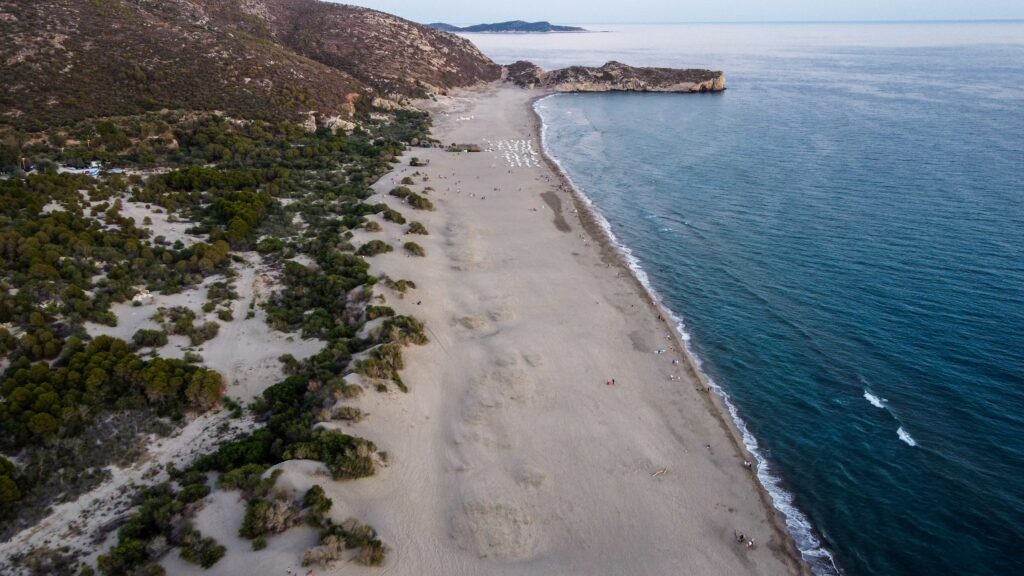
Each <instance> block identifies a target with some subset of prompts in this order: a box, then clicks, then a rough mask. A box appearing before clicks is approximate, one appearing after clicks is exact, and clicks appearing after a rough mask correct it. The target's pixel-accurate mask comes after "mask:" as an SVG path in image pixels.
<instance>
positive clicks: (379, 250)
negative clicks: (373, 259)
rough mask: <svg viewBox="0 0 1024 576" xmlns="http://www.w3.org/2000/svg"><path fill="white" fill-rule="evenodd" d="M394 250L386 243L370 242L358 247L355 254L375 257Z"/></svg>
mask: <svg viewBox="0 0 1024 576" xmlns="http://www.w3.org/2000/svg"><path fill="white" fill-rule="evenodd" d="M392 250H394V248H392V247H391V246H390V245H389V244H388V243H387V242H384V241H383V240H370V241H369V242H367V243H366V244H363V245H362V246H360V247H359V250H357V251H356V254H358V255H359V256H376V255H378V254H385V253H387V252H391V251H392Z"/></svg>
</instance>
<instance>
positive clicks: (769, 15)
mask: <svg viewBox="0 0 1024 576" xmlns="http://www.w3.org/2000/svg"><path fill="white" fill-rule="evenodd" d="M346 3H348V4H356V5H359V6H367V7H369V8H376V9H378V10H383V11H385V12H391V13H392V14H397V15H399V16H402V17H405V18H408V19H410V20H414V21H417V22H424V23H428V22H450V23H459V24H466V23H481V22H499V21H504V20H550V21H552V22H555V23H564V24H572V23H588V22H594V23H608V24H611V23H618V22H735V21H739V22H764V21H801V20H811V21H822V20H827V21H833V20H979V19H996V20H1002V19H1024V0H616V1H608V0H557V1H556V0H507V1H498V2H495V1H493V0H349V1H348V2H346Z"/></svg>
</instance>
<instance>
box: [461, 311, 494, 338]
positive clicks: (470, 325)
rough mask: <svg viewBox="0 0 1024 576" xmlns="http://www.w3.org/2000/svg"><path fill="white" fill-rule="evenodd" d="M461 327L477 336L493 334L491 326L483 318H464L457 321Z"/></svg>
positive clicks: (472, 316)
mask: <svg viewBox="0 0 1024 576" xmlns="http://www.w3.org/2000/svg"><path fill="white" fill-rule="evenodd" d="M456 323H457V324H458V325H459V326H462V327H463V328H465V329H466V330H469V331H471V332H474V333H476V334H484V333H489V332H491V324H490V322H488V321H487V319H486V318H484V317H483V316H475V315H471V316H463V317H462V318H459V319H457V320H456Z"/></svg>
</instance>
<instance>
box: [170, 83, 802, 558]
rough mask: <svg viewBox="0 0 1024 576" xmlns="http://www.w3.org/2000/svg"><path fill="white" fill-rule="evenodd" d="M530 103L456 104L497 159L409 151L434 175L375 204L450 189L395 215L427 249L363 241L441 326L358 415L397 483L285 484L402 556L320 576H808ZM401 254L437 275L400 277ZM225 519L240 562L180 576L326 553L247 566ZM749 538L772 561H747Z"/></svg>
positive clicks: (398, 233)
mask: <svg viewBox="0 0 1024 576" xmlns="http://www.w3.org/2000/svg"><path fill="white" fill-rule="evenodd" d="M533 96H535V93H529V92H525V91H520V90H517V89H512V88H497V89H489V90H488V91H486V92H483V93H478V94H472V93H465V94H463V95H462V96H461V97H459V98H453V99H449V100H447V101H446V102H444V103H443V104H442V106H443V108H442V109H440V110H435V112H438V113H437V114H435V123H436V127H435V135H436V136H437V137H438V138H439V139H440V140H441V141H442V142H445V143H449V142H460V143H463V142H465V143H479V144H481V145H484V146H485V147H486V142H491V143H493V145H492V146H491V148H492V151H490V152H482V153H476V154H473V153H460V154H452V153H447V152H444V151H442V150H438V149H430V150H419V149H417V150H413V151H411V152H410V153H409V154H408V155H407V157H411V156H418V157H420V158H422V159H425V160H429V161H430V165H429V166H428V167H426V168H423V167H420V168H410V167H408V166H402V167H401V168H399V169H397V170H396V171H395V172H393V173H392V174H390V175H388V176H386V177H385V178H384V179H382V181H381V182H379V183H378V184H377V185H376V187H375V188H376V189H377V191H378V192H381V193H382V194H385V193H386V191H387V190H389V189H390V188H391V187H393V186H395V185H397V183H398V182H399V181H400V180H401V178H402V177H403V176H405V175H408V174H411V173H412V172H415V171H419V172H421V173H426V174H428V175H429V176H430V178H431V180H430V182H429V183H427V185H429V186H432V187H433V188H435V189H436V191H435V192H431V193H430V198H431V200H432V201H433V202H434V204H435V205H436V206H437V211H435V212H418V211H414V210H412V209H411V208H409V207H407V206H405V205H403V204H402V203H401V201H399V200H398V199H396V198H393V197H389V196H386V195H382V196H380V198H381V199H382V201H385V202H387V203H388V204H390V205H392V206H394V207H396V208H398V209H399V210H401V211H402V212H403V214H405V215H406V217H407V218H408V219H409V220H410V221H411V220H419V221H421V222H423V223H424V224H425V225H426V227H427V228H428V229H429V231H430V235H429V236H426V237H423V236H407V237H403V236H402V234H403V233H404V230H405V226H398V225H395V224H393V223H387V222H382V226H383V228H384V231H383V232H378V233H365V232H361V233H359V234H357V236H356V239H355V241H354V242H355V243H356V244H357V245H358V244H360V243H362V242H364V241H366V240H368V239H371V238H380V239H385V240H387V241H389V242H390V243H391V244H392V245H393V246H394V247H395V249H396V250H395V252H393V253H391V254H387V255H382V256H378V257H375V258H372V259H371V262H372V271H373V273H375V274H381V273H386V274H388V275H390V276H391V277H392V278H395V279H398V278H408V279H411V280H413V281H415V282H416V284H417V286H418V289H417V290H413V291H411V292H410V293H409V294H408V295H407V296H406V297H405V298H404V299H399V298H398V297H397V295H396V294H393V293H391V292H389V291H387V290H386V289H382V291H383V292H384V293H385V294H386V295H387V297H388V304H389V305H391V306H393V307H395V308H396V309H397V310H398V311H399V312H400V313H407V314H411V315H414V316H416V317H418V318H420V319H422V320H424V321H425V322H426V324H427V327H428V330H429V335H430V337H431V343H430V344H429V345H427V346H424V347H418V348H411V349H409V350H408V352H407V365H408V369H407V370H406V371H405V372H404V373H403V379H404V380H405V382H406V383H407V384H408V385H409V387H410V393H408V394H401V393H397V392H394V393H389V394H378V393H376V392H369V393H367V394H364V395H363V396H362V398H361V399H360V400H358V401H357V402H356V403H355V404H356V405H358V406H359V407H360V408H362V409H363V410H364V411H365V412H367V413H369V417H368V418H367V419H365V420H364V421H363V422H361V423H359V424H356V425H353V426H351V427H350V429H351V430H352V432H353V433H355V434H358V435H361V436H363V437H366V438H368V439H370V440H373V441H374V442H376V443H377V445H378V446H379V448H380V449H382V450H385V451H387V452H388V453H389V456H390V462H391V464H390V466H388V467H387V468H384V469H382V470H380V471H379V472H378V474H377V475H376V476H374V477H372V478H367V479H362V480H358V481H351V482H332V481H330V480H329V479H328V478H327V477H326V476H324V475H323V471H322V467H321V466H319V465H317V464H313V463H309V462H290V463H286V464H284V465H282V468H284V469H285V470H286V474H285V476H284V477H282V480H281V485H287V486H292V487H294V488H295V489H296V490H297V491H301V490H305V489H306V488H308V486H310V485H312V484H315V483H319V484H321V485H323V486H324V488H325V489H326V490H327V492H328V495H329V496H330V497H331V498H332V499H333V500H334V503H335V508H334V509H333V510H332V513H331V515H332V517H333V518H334V519H335V520H337V521H340V520H343V519H344V518H345V517H347V516H356V517H358V518H360V519H362V520H364V521H366V522H368V523H369V524H370V525H372V526H374V527H375V528H377V530H378V531H379V532H380V534H381V537H382V539H383V540H384V541H385V543H386V544H387V545H388V546H389V547H390V548H391V552H390V554H389V555H388V559H387V563H386V566H385V568H383V569H369V568H362V567H358V566H356V565H352V564H345V565H338V566H335V567H333V568H331V569H326V570H325V569H319V568H318V569H317V571H316V573H317V574H350V573H351V574H364V573H365V574H374V573H379V574H383V573H386V574H389V575H394V576H397V575H410V576H413V575H415V576H420V575H476V574H538V575H563V574H588V575H592V574H608V575H612V574H623V575H625V574H629V575H634V574H651V575H665V574H701V575H717V574H721V575H735V574H787V573H799V572H802V571H805V569H804V568H803V567H802V566H801V565H799V564H798V563H797V562H796V561H794V560H793V558H794V556H793V550H792V546H791V544H790V542H789V539H788V538H787V537H786V536H785V535H784V533H783V532H781V531H780V530H779V528H778V523H777V519H776V515H775V514H774V513H773V512H772V511H771V510H770V509H769V508H768V507H767V505H766V500H765V498H764V496H763V494H762V493H761V492H760V490H759V488H758V485H757V483H756V480H755V479H754V476H753V473H752V472H751V471H750V470H748V469H746V468H744V466H743V461H744V460H745V459H746V457H745V455H744V454H743V453H742V451H741V449H740V448H739V447H738V444H737V443H736V441H735V440H734V437H735V436H734V431H733V430H732V429H731V428H730V425H729V423H728V422H727V421H725V420H723V419H722V418H721V416H720V415H719V414H720V412H719V410H718V408H717V406H716V404H715V402H714V401H713V399H712V398H711V397H710V395H709V394H708V393H706V392H703V391H698V388H699V387H700V384H699V383H698V381H697V380H696V378H695V377H694V375H693V374H692V373H688V372H687V371H686V370H685V366H686V364H685V358H683V356H681V355H680V354H678V353H669V354H665V355H655V354H653V353H652V352H653V350H655V349H658V348H669V347H670V346H673V345H675V346H678V341H677V340H667V339H666V333H667V332H668V330H669V328H668V327H667V325H666V324H665V323H663V322H661V321H659V320H658V318H657V311H656V310H655V309H654V308H653V307H652V306H651V305H650V304H649V303H648V302H647V301H646V300H645V299H644V296H643V294H642V293H641V292H640V291H639V290H638V287H637V284H636V282H635V281H634V280H633V279H632V277H630V276H629V275H628V274H626V273H625V272H624V270H623V269H622V268H621V267H619V266H618V265H617V264H615V263H614V262H613V261H612V260H607V261H606V260H605V259H603V258H606V259H607V258H608V253H607V250H605V252H604V254H602V248H601V246H600V244H599V243H598V242H596V241H595V240H594V239H593V238H591V237H590V236H589V235H588V234H587V233H585V232H584V229H583V227H582V226H581V223H580V220H579V218H577V217H576V215H575V214H574V213H573V212H572V207H573V204H572V199H571V198H570V196H569V195H568V194H567V193H565V192H560V191H558V190H557V182H558V181H557V178H556V176H555V175H554V174H553V173H551V171H550V170H549V169H548V168H547V167H546V165H545V164H544V163H543V162H540V163H535V162H533V161H530V162H526V161H525V157H530V158H531V160H532V155H531V154H530V149H531V148H532V150H534V151H539V150H540V143H539V142H538V139H537V136H536V134H535V133H534V130H533V128H532V123H533V119H532V116H531V114H530V113H529V109H528V101H529V99H530V98H531V97H533ZM485 139H486V141H485ZM524 142H525V143H528V144H530V146H526V147H524V144H523V143H524ZM498 143H504V144H501V145H500V146H499V145H498ZM506 151H510V153H509V156H506ZM516 154H518V157H519V162H516V156H515V155H516ZM423 186H424V184H423V183H420V182H417V185H416V186H414V187H413V189H414V190H415V191H416V192H422V188H423ZM496 187H498V188H500V191H496V190H495V188H496ZM546 192H554V193H555V194H556V196H555V197H556V198H557V199H558V200H559V201H560V203H561V216H562V217H563V218H564V219H565V221H566V222H567V223H568V225H569V227H571V230H570V231H564V228H565V224H564V223H563V225H562V229H559V227H556V225H555V215H554V214H553V213H552V208H551V207H549V205H548V204H547V203H546V202H545V201H544V200H543V199H542V198H541V194H542V193H546ZM548 198H549V199H552V198H553V197H551V196H549V197H548ZM408 240H414V241H416V242H418V243H419V244H421V245H422V246H424V247H425V249H426V251H427V257H426V258H413V257H409V256H407V255H406V254H405V253H404V251H403V250H402V249H401V244H402V243H404V242H405V241H408ZM420 302H422V303H421V304H420ZM673 358H676V359H679V360H681V361H682V362H683V365H681V366H675V365H673V364H672V359H673ZM673 374H677V375H679V376H680V379H677V380H670V379H669V377H670V375H673ZM610 378H615V379H616V385H615V386H608V385H606V381H607V380H608V379H610ZM225 498H229V499H230V498H233V496H230V495H229V496H227V497H225V496H217V497H216V501H215V502H214V504H213V505H212V506H210V507H208V508H206V509H205V510H204V511H203V512H201V513H200V515H199V517H198V518H197V520H196V522H197V525H199V526H200V527H201V528H202V530H203V531H204V532H205V533H207V534H208V535H211V536H214V537H216V538H218V539H219V540H221V541H222V542H224V543H225V544H227V545H229V547H230V548H231V551H230V552H229V554H228V556H227V557H226V558H225V559H224V560H223V561H221V563H219V564H218V565H216V566H215V567H214V568H213V569H211V570H209V571H203V570H201V569H199V568H197V567H193V566H189V565H186V564H184V563H182V562H181V561H180V560H178V559H177V558H176V557H169V558H168V559H167V560H166V561H165V565H167V566H168V567H169V568H172V570H171V573H175V574H211V575H233V574H281V575H284V574H285V573H286V572H285V571H286V570H288V569H289V568H292V569H296V568H297V567H298V561H299V558H300V557H301V554H302V551H303V549H304V548H305V547H307V546H310V545H311V544H312V543H313V541H314V540H315V538H314V537H313V536H312V534H311V533H309V532H308V531H307V530H306V529H303V530H302V531H301V532H297V533H295V534H293V533H291V532H289V533H287V534H285V535H283V536H280V537H275V538H271V539H270V545H269V547H268V548H267V549H266V550H264V551H262V552H259V553H253V552H251V551H250V550H249V544H248V542H245V541H240V540H238V538H237V537H236V536H235V533H236V532H237V530H238V526H239V523H240V518H241V516H240V512H239V510H237V509H234V510H231V511H229V510H228V509H227V508H225V507H224V506H223V501H224V499H225ZM734 531H738V532H741V533H743V534H745V535H746V536H748V537H750V538H753V539H754V541H755V542H756V543H757V545H756V546H755V547H754V548H753V549H747V548H745V547H742V546H740V545H738V544H737V543H736V542H735V540H734ZM300 573H305V571H302V572H300Z"/></svg>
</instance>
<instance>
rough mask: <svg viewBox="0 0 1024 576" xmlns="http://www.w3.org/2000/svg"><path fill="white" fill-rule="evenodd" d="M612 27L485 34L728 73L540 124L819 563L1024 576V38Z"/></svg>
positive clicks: (607, 101) (570, 107) (525, 45)
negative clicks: (718, 82) (663, 310)
mask: <svg viewBox="0 0 1024 576" xmlns="http://www.w3.org/2000/svg"><path fill="white" fill-rule="evenodd" d="M598 28H602V29H610V30H611V31H610V32H607V33H604V34H588V35H559V36H516V37H508V36H479V35H470V36H469V37H470V38H471V39H472V40H473V41H474V42H476V43H477V44H478V45H480V46H481V48H482V49H483V50H484V51H485V52H487V53H488V54H489V55H490V56H492V57H493V58H495V59H496V60H497V61H499V62H503V63H507V62H511V61H513V60H516V59H519V58H527V59H531V60H534V61H535V62H537V63H539V64H541V65H542V66H545V67H553V66H562V65H567V64H573V63H582V64H600V63H603V62H604V61H606V60H610V59H617V60H621V61H625V62H627V63H630V64H638V65H666V66H694V67H696V66H699V67H710V68H715V69H722V70H725V71H726V72H727V75H728V80H729V90H728V91H727V92H726V93H724V94H715V95H692V96H677V95H643V94H630V95H625V94H605V95H560V96H555V97H552V98H548V99H546V100H543V101H541V102H540V103H539V104H538V111H539V112H540V113H541V115H542V117H543V119H544V121H545V125H546V145H547V148H548V150H549V152H550V153H551V154H552V156H553V157H554V158H556V159H557V160H558V161H559V162H560V163H561V164H562V165H563V167H564V169H565V170H566V171H567V173H568V174H569V175H570V177H571V178H572V179H573V180H574V182H575V184H576V185H577V186H578V187H579V188H580V189H582V190H583V191H584V192H585V194H586V195H587V196H588V197H589V198H590V199H591V200H592V201H593V202H594V204H595V206H596V208H597V209H598V210H599V212H600V213H601V214H602V215H603V216H604V217H605V219H606V220H607V221H608V225H609V227H610V230H611V231H612V232H613V234H614V235H615V237H616V238H617V239H618V241H619V242H621V244H622V245H623V246H624V247H626V248H627V249H628V250H629V251H630V252H631V253H632V255H633V257H634V258H635V259H636V261H637V263H638V266H639V267H640V268H641V269H642V271H643V272H644V273H645V274H646V275H647V277H648V280H649V283H650V285H651V287H652V289H653V290H654V291H655V292H656V293H657V294H658V295H659V296H660V297H661V298H662V299H663V300H664V302H665V303H666V304H667V305H668V307H669V308H671V309H672V310H673V311H674V312H675V313H676V314H677V315H678V316H679V318H680V319H681V320H682V322H683V326H684V329H685V331H686V332H687V333H688V334H689V335H690V338H691V339H690V345H691V347H692V350H693V351H694V353H695V354H696V355H697V356H698V357H699V358H700V359H701V360H702V363H703V368H704V370H705V371H706V372H707V373H708V374H709V376H710V377H711V378H713V380H714V381H715V382H716V383H717V384H718V385H719V386H720V387H721V389H722V391H723V393H724V394H726V395H727V396H728V398H729V399H730V401H731V403H732V404H733V406H734V407H735V409H736V411H737V415H738V417H739V418H740V420H741V422H742V424H743V426H744V427H745V428H746V429H747V430H748V432H749V433H750V435H751V436H750V438H749V441H750V443H751V445H754V444H755V443H756V446H757V451H758V453H759V454H760V456H761V458H763V459H764V462H765V463H766V464H767V466H766V468H763V469H762V474H761V476H762V480H763V481H764V482H765V483H766V484H767V485H768V487H769V488H770V489H771V491H772V493H773V495H774V496H775V497H776V499H777V503H778V505H779V506H780V508H782V509H784V510H785V511H786V512H787V514H788V516H789V523H790V527H791V531H792V532H793V533H794V536H795V537H796V539H797V541H798V542H799V544H800V546H801V547H802V548H803V549H804V551H805V552H806V554H807V557H808V559H809V560H811V561H812V563H813V565H814V566H815V569H816V571H817V572H819V573H834V572H835V571H837V570H839V571H842V572H843V573H846V574H850V575H876V574H921V575H937V574H975V575H1009V574H1024V24H1020V23H990V24H955V23H949V24H884V25H880V24H857V25H758V26H754V25H719V26H708V25H703V26H699V25H687V26H672V27H646V26H629V27H598ZM681 513H682V511H681Z"/></svg>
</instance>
